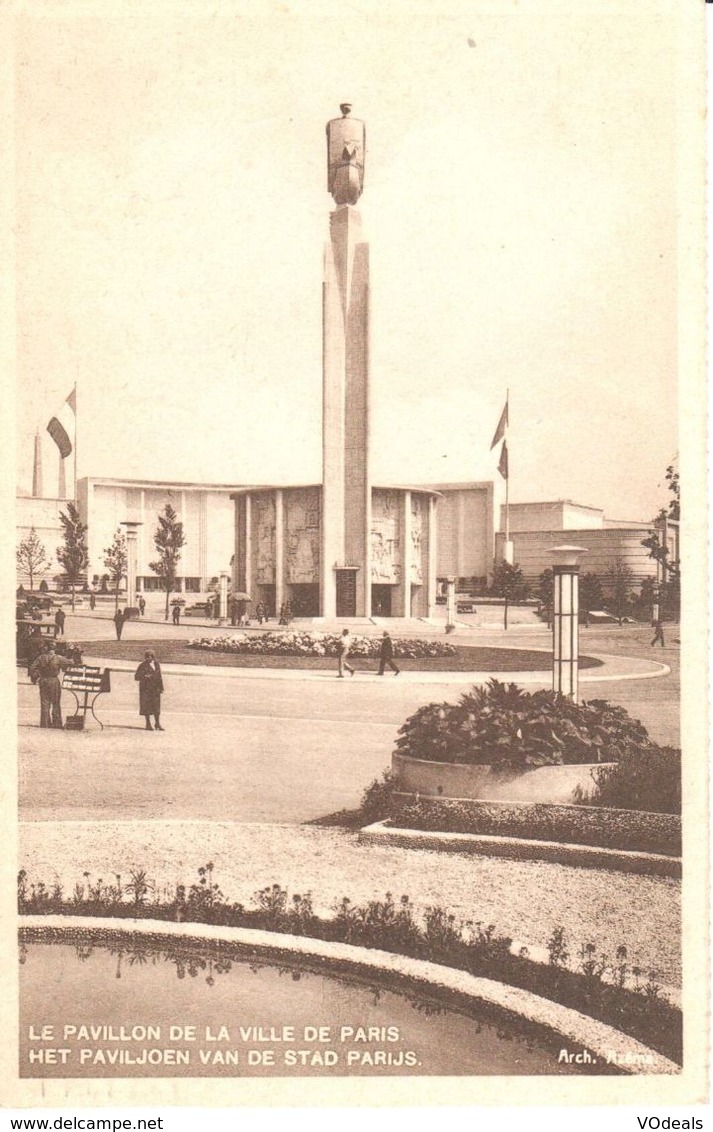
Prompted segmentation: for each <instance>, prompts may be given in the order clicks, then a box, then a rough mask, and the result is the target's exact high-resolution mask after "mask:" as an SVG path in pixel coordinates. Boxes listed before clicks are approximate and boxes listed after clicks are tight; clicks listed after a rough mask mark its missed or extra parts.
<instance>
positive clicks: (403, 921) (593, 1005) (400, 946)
mask: <svg viewBox="0 0 713 1132" xmlns="http://www.w3.org/2000/svg"><path fill="white" fill-rule="evenodd" d="M198 873H199V880H198V883H194V884H192V885H190V887H188V888H186V887H185V886H183V885H178V886H177V887H176V890H175V893H174V894H173V897H172V898H171V899H169V900H160V899H157V898H156V897H155V896H154V895H153V894H152V893H151V888H150V885H149V883H148V880H147V874H146V872H145V871H144V870H133V871H132V873H131V879H130V881H129V882H128V883H127V882H126V881H124V883H123V884H122V881H121V877H120V876H118V875H117V876H116V883H115V884H104V882H103V881H102V880H97V881H96V882H95V883H94V884H92V883H91V881H90V874H89V873H85V874H84V877H85V880H86V884H78V885H76V886H75V890H74V893H73V894H72V895H71V896H70V897H66V896H65V895H64V893H63V891H62V889H61V887H60V886H56V887H54V888H52V889H49V888H47V887H46V886H45V885H44V884H42V883H41V882H40V883H37V884H34V883H31V882H29V881H28V878H27V875H26V873H25V872H24V871H23V872H21V873H20V874H19V876H18V910H19V912H20V914H21V915H45V916H51V915H68V916H97V917H104V916H105V917H110V918H112V919H113V920H115V921H117V920H121V919H132V920H136V919H148V920H172V921H176V922H179V923H187V922H195V923H206V924H220V925H225V926H234V927H248V928H260V929H262V930H267V931H271V932H280V933H289V934H291V935H295V936H307V937H310V938H313V939H321V940H334V941H340V942H344V943H349V944H356V945H358V946H361V947H366V948H376V949H379V950H387V951H392V952H396V953H398V954H401V955H407V956H412V957H413V958H419V959H426V960H429V961H431V962H436V963H441V964H444V965H445V966H449V967H453V968H455V969H457V970H463V971H468V972H469V973H471V974H473V975H476V976H481V977H483V978H487V979H495V980H497V981H499V982H504V983H506V984H508V985H510V986H515V987H521V988H522V989H524V990H529V991H531V992H533V993H534V994H537V995H541V996H543V997H545V998H549V999H550V1000H551V1001H554V1002H559V1003H561V1004H563V1005H566V1006H570V1007H572V1008H573V1009H575V1010H579V1011H581V1012H582V1013H584V1014H586V1015H588V1016H589V1017H591V1018H596V1019H598V1020H599V1021H602V1022H605V1023H607V1024H608V1025H612V1026H615V1027H616V1028H617V1029H618V1030H621V1031H623V1032H624V1033H626V1034H629V1035H630V1036H631V1037H633V1038H636V1039H637V1040H638V1041H641V1042H644V1043H645V1044H646V1045H647V1046H649V1047H650V1048H652V1049H655V1050H657V1051H658V1052H660V1053H662V1054H663V1055H664V1056H665V1057H668V1058H671V1059H672V1060H674V1061H676V1062H677V1063H679V1064H680V1063H681V1059H682V1046H681V1038H682V1035H681V1029H682V1024H681V1012H680V1010H678V1009H677V1008H676V1007H675V1006H673V1005H672V1004H671V1003H670V1002H669V1001H668V1000H667V999H666V997H665V995H664V994H663V993H662V991H663V988H662V986H661V984H660V982H659V977H658V973H657V972H656V971H646V970H645V969H642V968H640V967H639V966H638V965H637V964H636V962H635V957H633V956H631V955H630V954H629V952H628V949H627V946H626V943H625V942H622V943H621V944H620V945H619V946H618V947H617V949H616V953H615V954H613V955H603V954H600V953H599V952H598V951H597V947H596V945H595V944H594V943H593V942H591V941H589V940H584V941H582V942H581V943H580V944H579V947H578V949H577V950H576V951H574V950H573V945H572V944H571V942H570V940H569V939H568V938H567V934H566V932H565V929H564V928H563V927H561V926H557V927H555V928H554V929H553V932H552V935H551V937H550V939H549V940H548V944H547V952H548V956H549V963H539V962H536V961H534V960H532V959H531V958H530V956H529V954H528V953H527V949H522V950H521V951H520V952H519V953H517V954H513V950H512V939H511V938H510V937H509V936H506V935H504V934H501V933H500V932H498V930H497V928H496V926H495V924H485V923H483V922H475V923H472V922H470V921H468V922H461V921H459V920H458V919H457V918H456V917H455V916H453V915H451V914H449V913H448V912H447V910H445V909H443V908H441V907H439V906H432V907H428V908H426V910H425V913H424V915H423V918H422V920H419V919H417V918H416V915H415V909H414V907H413V905H412V903H411V901H410V899H409V897H408V896H402V897H401V898H400V899H399V900H398V901H397V900H395V899H394V898H393V896H392V895H391V894H390V893H388V892H387V893H386V896H385V898H384V899H383V900H369V901H367V902H366V903H365V904H362V905H355V904H352V902H351V901H350V900H349V899H348V898H347V897H344V898H343V899H342V900H341V901H339V902H338V903H337V904H336V905H335V906H334V908H333V915H332V916H331V917H330V918H329V919H324V918H322V917H319V916H317V915H316V914H315V912H314V910H313V906H312V896H311V894H310V893H309V892H307V893H304V894H303V895H299V894H294V895H293V896H292V897H290V896H289V894H288V892H287V890H286V889H285V888H283V887H282V886H281V885H278V884H273V885H272V886H268V887H266V888H263V889H261V890H260V891H259V892H256V893H255V895H254V898H253V901H254V907H252V908H245V907H244V906H243V905H241V904H233V903H229V902H227V901H226V900H225V897H224V896H223V893H222V892H221V890H220V888H219V886H218V884H217V882H216V881H215V879H214V866H213V864H212V863H208V864H207V865H205V866H203V867H202V868H200V869H199V870H198Z"/></svg>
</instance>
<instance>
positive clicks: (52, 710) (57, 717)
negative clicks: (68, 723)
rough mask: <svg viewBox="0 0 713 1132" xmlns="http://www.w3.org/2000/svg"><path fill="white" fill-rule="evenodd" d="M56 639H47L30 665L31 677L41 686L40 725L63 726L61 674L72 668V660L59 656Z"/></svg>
mask: <svg viewBox="0 0 713 1132" xmlns="http://www.w3.org/2000/svg"><path fill="white" fill-rule="evenodd" d="M56 648H57V646H56V645H55V643H54V641H52V640H50V641H46V642H45V645H44V648H43V650H42V652H41V653H40V655H39V656H38V657H37V660H35V661H34V662H33V663H32V664H31V665H30V679H31V680H32V683H33V684H39V687H40V727H62V726H63V723H62V706H61V699H62V685H61V684H60V682H59V674H60V672H61V671H62V670H63V669H65V668H71V667H72V662H71V660H67V658H66V657H64V656H57V652H56Z"/></svg>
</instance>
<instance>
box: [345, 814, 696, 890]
mask: <svg viewBox="0 0 713 1132" xmlns="http://www.w3.org/2000/svg"><path fill="white" fill-rule="evenodd" d="M359 840H360V841H365V842H369V841H371V842H378V843H379V844H381V845H398V846H402V847H405V848H410V849H434V850H438V851H440V852H446V853H479V854H482V855H483V856H487V857H515V858H516V859H518V860H529V861H532V860H535V861H550V862H553V863H555V864H559V865H579V866H581V867H583V868H587V869H616V870H617V872H625V873H638V874H640V875H643V876H661V877H673V878H675V879H680V877H681V875H682V860H681V858H680V857H667V856H665V855H664V854H662V853H639V852H636V851H634V850H630V849H604V848H602V847H600V846H594V845H574V844H571V843H567V842H560V841H535V840H531V839H526V838H519V837H496V836H494V835H492V834H485V833H436V832H434V831H432V830H426V829H400V828H399V827H397V826H390V825H389V823H388V820H386V821H378V822H374V823H373V824H372V825H367V826H364V827H363V828H362V829H360V830H359Z"/></svg>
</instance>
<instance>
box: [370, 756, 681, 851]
mask: <svg viewBox="0 0 713 1132" xmlns="http://www.w3.org/2000/svg"><path fill="white" fill-rule="evenodd" d="M595 773H597V772H596V771H595ZM379 816H381V817H386V816H389V817H390V818H391V819H392V822H393V824H394V825H395V826H398V827H400V828H406V829H422V830H428V831H431V832H438V833H470V834H476V835H481V836H488V837H517V838H525V839H527V840H533V841H557V842H562V843H564V844H568V845H590V846H599V847H602V848H604V849H625V850H629V851H634V852H639V853H660V854H663V855H666V856H670V857H679V856H680V855H681V821H680V818H678V817H676V816H674V815H673V814H666V813H663V812H648V813H644V812H639V813H637V814H632V813H631V812H630V810H625V809H609V808H604V807H600V808H595V807H590V808H586V807H585V806H583V805H582V804H578V805H569V806H562V805H554V806H553V805H548V804H547V803H541V802H534V803H533V802H487V801H483V802H481V801H476V800H474V799H473V800H469V801H464V800H456V799H440V798H439V799H436V798H420V799H418V800H417V801H414V800H413V798H411V797H409V799H408V800H405V798H404V795H400V796H399V795H396V797H395V798H394V799H393V801H392V804H391V807H390V810H389V812H388V814H386V813H382V814H381V815H375V816H374V817H373V818H372V820H373V821H377V820H378V817H379Z"/></svg>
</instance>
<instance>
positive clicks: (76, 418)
mask: <svg viewBox="0 0 713 1132" xmlns="http://www.w3.org/2000/svg"><path fill="white" fill-rule="evenodd" d="M77 422H78V415H77V383H76V381H75V383H74V506H75V507H79V500H78V499H77V433H78V431H79V430H78V427H77Z"/></svg>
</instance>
